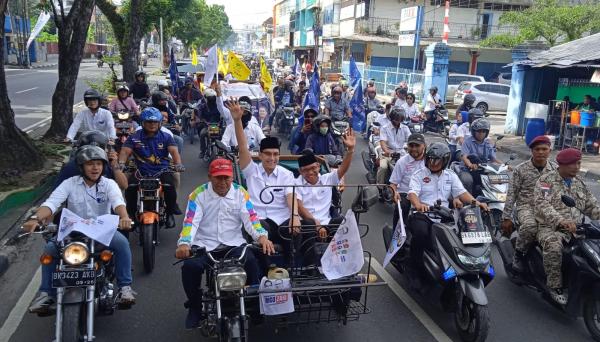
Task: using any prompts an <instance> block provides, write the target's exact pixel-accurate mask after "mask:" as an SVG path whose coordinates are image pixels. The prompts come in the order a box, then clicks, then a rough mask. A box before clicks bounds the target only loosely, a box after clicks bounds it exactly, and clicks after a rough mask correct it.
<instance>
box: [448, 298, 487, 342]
mask: <svg viewBox="0 0 600 342" xmlns="http://www.w3.org/2000/svg"><path fill="white" fill-rule="evenodd" d="M454 324H455V325H456V329H457V330H458V334H459V335H460V338H461V340H463V341H465V342H483V341H485V339H486V338H487V334H488V331H489V327H490V315H489V312H488V307H487V305H478V304H475V303H473V301H471V300H470V299H469V298H468V297H464V296H463V297H462V303H460V302H459V303H458V305H457V307H456V312H455V313H454Z"/></svg>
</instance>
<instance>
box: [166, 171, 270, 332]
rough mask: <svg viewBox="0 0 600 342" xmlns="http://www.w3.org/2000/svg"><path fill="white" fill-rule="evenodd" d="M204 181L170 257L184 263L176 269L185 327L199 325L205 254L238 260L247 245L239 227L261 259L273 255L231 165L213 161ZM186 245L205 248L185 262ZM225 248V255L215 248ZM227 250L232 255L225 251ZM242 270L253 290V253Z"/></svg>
mask: <svg viewBox="0 0 600 342" xmlns="http://www.w3.org/2000/svg"><path fill="white" fill-rule="evenodd" d="M208 179H209V182H208V183H206V184H203V185H200V186H199V187H197V188H196V190H194V192H192V193H191V194H190V197H189V201H188V206H187V210H186V213H185V220H184V221H183V229H182V231H181V235H180V237H179V241H178V242H177V250H176V251H175V256H176V257H177V258H178V259H186V260H185V261H184V262H183V267H182V268H181V280H182V282H183V288H184V290H185V294H186V295H187V298H188V301H187V302H186V304H185V306H186V307H187V308H188V315H187V318H186V323H185V325H186V328H187V329H193V328H196V327H198V326H199V324H200V322H201V320H202V319H203V318H204V317H203V312H202V290H201V285H202V274H203V273H204V269H205V268H206V266H207V265H208V264H209V262H210V261H209V260H210V259H209V257H208V255H206V252H211V251H213V250H215V249H217V248H219V250H220V251H219V252H217V253H216V254H217V255H214V254H213V256H215V257H223V255H224V254H225V253H228V254H229V256H231V257H239V256H240V255H241V253H242V251H243V248H241V246H243V245H245V244H246V239H245V238H244V236H243V235H242V231H241V230H240V226H243V227H244V229H245V230H246V232H247V233H248V234H249V235H250V237H252V239H253V240H254V241H256V242H258V244H260V245H261V247H262V251H263V253H265V254H269V255H270V254H271V253H273V252H274V248H273V243H272V242H271V241H270V240H269V238H268V233H267V231H266V230H265V229H264V228H263V227H262V225H261V224H260V221H259V219H258V215H257V214H256V212H255V211H254V206H253V205H252V202H251V201H250V195H249V194H248V192H247V191H246V190H245V189H244V188H243V187H242V186H240V185H238V184H236V183H233V165H232V164H231V161H229V160H227V159H215V160H213V161H212V162H211V163H210V165H209V173H208ZM191 246H198V247H200V248H204V251H203V252H202V253H203V255H199V256H198V257H195V258H192V259H188V258H189V257H190V256H191V253H190V251H191ZM222 246H226V247H227V248H225V249H224V250H223V249H221V248H220V247H222ZM230 250H231V252H229V251H230ZM244 269H245V270H246V274H247V277H248V280H247V283H248V284H250V285H255V284H258V283H259V282H260V273H261V272H260V269H259V266H258V261H257V260H256V258H255V256H254V254H252V253H250V252H249V251H247V252H246V257H245V258H244Z"/></svg>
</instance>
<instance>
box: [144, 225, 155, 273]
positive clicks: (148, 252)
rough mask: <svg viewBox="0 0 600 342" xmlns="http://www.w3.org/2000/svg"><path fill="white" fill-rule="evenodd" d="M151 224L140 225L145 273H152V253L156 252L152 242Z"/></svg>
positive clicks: (152, 226) (152, 227)
mask: <svg viewBox="0 0 600 342" xmlns="http://www.w3.org/2000/svg"><path fill="white" fill-rule="evenodd" d="M156 224H157V223H153V224H144V225H142V254H143V255H142V259H143V262H144V271H145V272H146V273H152V271H153V270H154V254H155V252H156V245H155V244H154V231H155V229H154V226H155V225H156Z"/></svg>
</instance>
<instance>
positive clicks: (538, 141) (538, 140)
mask: <svg viewBox="0 0 600 342" xmlns="http://www.w3.org/2000/svg"><path fill="white" fill-rule="evenodd" d="M538 144H546V145H552V143H551V142H550V138H548V137H547V136H545V135H540V136H538V137H535V139H533V140H532V141H531V142H530V143H529V148H534V147H535V145H538Z"/></svg>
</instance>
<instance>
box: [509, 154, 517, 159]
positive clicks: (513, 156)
mask: <svg viewBox="0 0 600 342" xmlns="http://www.w3.org/2000/svg"><path fill="white" fill-rule="evenodd" d="M508 158H509V159H510V160H515V159H517V155H516V154H514V153H511V154H510V157H508Z"/></svg>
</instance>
